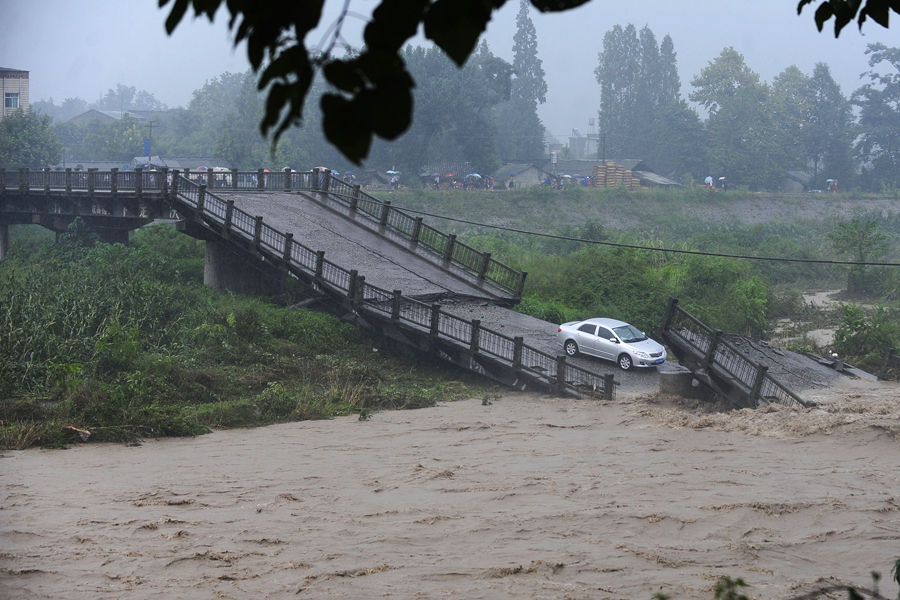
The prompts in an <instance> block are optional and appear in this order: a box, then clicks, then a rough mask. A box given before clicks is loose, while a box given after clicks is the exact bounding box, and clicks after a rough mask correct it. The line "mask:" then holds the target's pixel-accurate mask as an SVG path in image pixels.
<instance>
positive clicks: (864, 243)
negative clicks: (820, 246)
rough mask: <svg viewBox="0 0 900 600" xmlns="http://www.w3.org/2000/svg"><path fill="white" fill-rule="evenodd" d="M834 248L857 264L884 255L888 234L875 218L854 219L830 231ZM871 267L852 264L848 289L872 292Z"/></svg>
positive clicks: (856, 292) (854, 291) (849, 271)
mask: <svg viewBox="0 0 900 600" xmlns="http://www.w3.org/2000/svg"><path fill="white" fill-rule="evenodd" d="M828 239H829V240H831V245H832V246H834V249H835V250H837V251H838V252H840V253H841V254H843V255H845V256H849V257H850V259H851V260H853V261H855V262H857V263H866V262H869V261H872V260H876V259H879V258H881V257H882V256H884V255H885V254H886V253H887V251H888V245H887V235H886V234H885V233H884V232H883V231H881V229H880V227H879V225H878V222H877V221H874V220H872V219H859V218H857V219H852V220H850V221H847V222H844V223H839V224H838V225H837V227H835V228H834V231H832V232H831V233H829V234H828ZM869 272H870V271H869V270H868V269H867V268H866V265H864V264H856V265H851V266H850V269H849V270H848V272H847V291H848V292H850V293H855V294H858V293H864V292H867V291H871V287H872V283H874V282H873V281H871V280H870V279H871V278H870V277H869V276H868V275H869Z"/></svg>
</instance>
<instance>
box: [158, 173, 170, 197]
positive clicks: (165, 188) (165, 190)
mask: <svg viewBox="0 0 900 600" xmlns="http://www.w3.org/2000/svg"><path fill="white" fill-rule="evenodd" d="M160 176H161V177H162V181H160V182H159V187H160V189H161V190H162V195H163V198H168V196H169V167H163V168H162V171H160Z"/></svg>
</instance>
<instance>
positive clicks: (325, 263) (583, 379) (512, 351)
mask: <svg viewBox="0 0 900 600" xmlns="http://www.w3.org/2000/svg"><path fill="white" fill-rule="evenodd" d="M172 191H173V193H174V196H175V198H176V199H177V201H178V202H180V203H184V204H186V205H187V206H188V207H189V209H190V210H193V211H196V213H197V215H198V216H199V217H200V218H201V219H203V220H207V221H212V222H214V223H216V224H218V225H219V226H222V227H223V228H224V229H225V230H227V231H228V232H229V233H230V234H231V235H239V236H241V237H242V238H244V239H245V240H246V241H247V242H250V243H252V244H253V245H255V246H256V248H257V249H258V250H259V251H260V252H263V253H264V254H266V255H267V256H269V257H270V258H273V259H274V260H276V261H278V260H280V261H285V262H287V263H289V264H290V265H291V266H292V267H294V268H296V269H300V270H301V271H302V272H304V273H306V274H307V276H312V277H313V278H314V279H315V280H316V281H317V282H318V283H319V284H320V285H322V286H325V287H328V288H330V289H331V290H332V291H333V292H335V293H337V294H339V295H344V296H345V297H347V298H348V299H349V300H350V301H351V302H352V303H353V304H354V305H355V306H357V307H358V308H359V309H363V310H366V311H371V312H375V313H378V314H380V315H382V316H383V317H387V318H390V319H391V320H394V321H396V322H398V323H403V324H405V325H406V326H411V327H413V328H415V329H417V330H418V331H420V332H421V333H424V334H428V335H431V336H433V337H435V338H440V339H444V340H447V341H449V342H450V343H452V344H454V345H455V346H457V347H460V348H463V349H468V350H470V351H471V352H472V353H473V354H482V355H485V356H488V357H491V358H493V359H495V360H497V361H499V362H501V363H503V364H506V365H508V366H511V367H513V368H514V369H519V370H521V371H523V372H527V373H528V374H529V375H531V376H532V377H534V378H536V379H539V380H543V381H545V382H547V383H549V384H550V385H553V386H556V387H557V389H558V390H559V391H560V392H565V391H574V392H576V393H578V394H587V395H591V396H599V397H602V398H607V399H612V398H613V397H614V394H615V384H614V382H613V379H612V376H611V375H598V374H596V373H592V372H590V371H588V370H587V369H583V368H581V367H578V366H576V365H572V364H568V363H566V361H565V357H564V356H553V355H550V354H547V353H546V352H542V351H541V350H538V349H537V348H533V347H531V346H528V345H527V344H524V342H523V340H522V338H511V337H508V336H505V335H503V334H501V333H498V332H496V331H493V330H491V329H488V328H482V327H481V325H480V322H478V321H469V320H466V319H463V318H461V317H458V316H456V315H453V314H451V313H448V312H446V311H443V310H441V307H440V305H439V304H427V303H425V302H421V301H419V300H416V299H414V298H409V297H404V296H402V294H401V292H399V291H388V290H385V289H382V288H379V287H377V286H374V285H371V284H370V283H368V282H366V281H365V278H364V277H362V276H360V275H359V274H358V273H357V272H356V271H353V270H347V269H345V268H343V267H341V266H340V265H338V264H336V263H333V262H331V261H329V260H326V259H325V257H324V253H323V252H316V251H315V250H313V249H311V248H309V247H307V246H305V245H303V244H301V243H299V242H297V241H295V240H294V239H293V237H292V236H291V235H290V234H284V233H282V232H280V231H277V230H276V229H274V228H272V227H269V226H268V225H267V224H265V223H263V222H262V219H261V218H259V217H253V216H251V215H250V214H249V213H246V212H244V211H242V210H240V209H239V208H236V207H235V206H234V202H233V201H230V200H225V199H223V198H220V197H218V196H217V195H215V194H212V193H210V192H209V191H208V190H207V189H206V188H205V186H200V185H198V184H196V183H195V182H193V181H190V180H189V179H186V178H184V177H182V176H176V177H175V180H174V181H173V186H172Z"/></svg>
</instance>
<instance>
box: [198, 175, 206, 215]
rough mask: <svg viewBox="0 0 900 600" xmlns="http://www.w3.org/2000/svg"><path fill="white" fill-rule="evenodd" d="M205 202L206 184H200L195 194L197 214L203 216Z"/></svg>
mask: <svg viewBox="0 0 900 600" xmlns="http://www.w3.org/2000/svg"><path fill="white" fill-rule="evenodd" d="M205 202H206V184H205V183H201V184H200V190H199V191H198V192H197V214H198V215H203V204H204V203H205Z"/></svg>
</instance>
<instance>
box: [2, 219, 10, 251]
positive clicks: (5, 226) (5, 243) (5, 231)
mask: <svg viewBox="0 0 900 600" xmlns="http://www.w3.org/2000/svg"><path fill="white" fill-rule="evenodd" d="M7 252H9V223H7V222H5V221H0V261H3V259H5V258H6V253H7Z"/></svg>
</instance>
